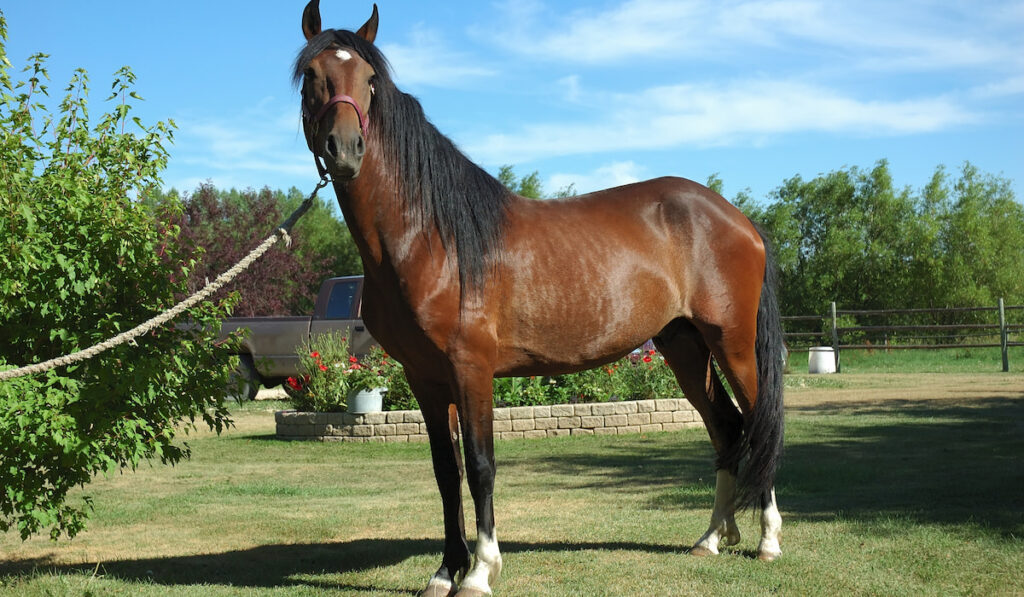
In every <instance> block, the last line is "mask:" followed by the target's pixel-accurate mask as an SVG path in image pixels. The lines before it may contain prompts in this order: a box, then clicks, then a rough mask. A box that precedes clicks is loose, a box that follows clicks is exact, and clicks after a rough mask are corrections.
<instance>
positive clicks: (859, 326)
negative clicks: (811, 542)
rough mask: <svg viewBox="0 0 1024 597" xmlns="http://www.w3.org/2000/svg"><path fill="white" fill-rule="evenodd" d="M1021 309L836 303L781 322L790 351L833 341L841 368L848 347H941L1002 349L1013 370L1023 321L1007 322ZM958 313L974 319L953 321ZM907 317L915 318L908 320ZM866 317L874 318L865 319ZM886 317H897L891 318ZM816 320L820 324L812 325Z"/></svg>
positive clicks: (1006, 367)
mask: <svg viewBox="0 0 1024 597" xmlns="http://www.w3.org/2000/svg"><path fill="white" fill-rule="evenodd" d="M1018 312H1024V305H1005V304H1004V302H1003V299H999V304H998V305H996V306H989V307H951V308H943V309H859V310H853V309H839V308H837V306H836V303H834V302H833V303H832V304H831V305H830V309H829V313H828V314H825V315H787V316H783V317H782V321H783V327H784V328H785V329H786V331H785V338H786V343H787V345H788V348H789V351H790V352H803V351H807V350H809V348H810V347H811V346H812V345H820V346H831V347H832V349H833V351H835V358H836V371H841V370H842V369H841V367H842V365H841V359H840V354H841V352H842V351H844V350H878V349H884V350H924V349H940V348H999V349H1000V350H1001V355H1002V361H1003V371H1009V370H1010V363H1009V354H1008V348H1009V347H1012V346H1024V341H1022V340H1024V339H1022V338H1021V337H1020V336H1021V333H1022V332H1024V323H1010V322H1008V321H1007V313H1010V314H1012V315H1017V313H1018ZM954 317H961V318H965V319H969V321H960V322H952V323H950V320H951V319H952V318H954ZM908 318H909V319H911V321H910V322H907V321H906V320H907V319H908ZM865 319H867V320H869V321H862V320H865ZM887 319H888V320H892V319H896V320H898V322H895V323H886V322H885V320H887ZM1020 319H1021V320H1024V317H1020ZM851 320H852V321H851ZM985 320H987V321H985ZM939 322H944V323H939ZM815 324H817V326H820V327H819V329H817V330H810V329H807V328H808V327H814V326H815ZM797 330H799V331H797ZM911 333H912V334H911ZM1015 338H1016V339H1015ZM968 339H977V340H978V341H967V340H968ZM872 340H874V341H872Z"/></svg>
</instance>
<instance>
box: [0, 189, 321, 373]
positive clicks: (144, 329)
mask: <svg viewBox="0 0 1024 597" xmlns="http://www.w3.org/2000/svg"><path fill="white" fill-rule="evenodd" d="M330 182H331V181H330V178H328V176H327V175H326V174H322V175H321V177H320V182H319V183H317V185H316V188H315V189H313V192H312V193H310V194H309V197H306V199H305V200H303V202H302V204H301V205H299V207H298V209H296V210H295V211H293V212H292V215H290V216H288V218H287V219H286V220H285V221H284V222H282V223H281V225H280V226H278V228H277V230H275V231H274V233H273V234H271V235H270V236H268V237H267V238H266V240H264V241H263V242H262V243H260V244H259V246H257V247H256V248H255V249H253V250H252V251H250V252H249V254H248V255H246V256H245V257H244V258H242V260H241V261H239V262H238V263H236V264H235V265H234V267H232V268H231V269H229V270H228V271H226V272H224V273H223V274H221V275H219V276H217V279H215V280H214V281H213V282H208V283H207V284H206V286H204V287H203V288H202V289H201V290H199V291H198V292H196V293H195V294H193V295H192V296H190V297H188V298H187V299H185V300H183V301H181V302H180V303H178V304H177V305H175V306H173V307H171V308H170V309H168V310H167V311H164V312H163V313H161V314H160V315H157V316H156V317H154V318H152V319H150V320H149V321H147V322H145V323H142V324H139V325H137V326H135V327H134V328H132V329H130V330H128V331H126V332H122V333H120V334H118V335H116V336H114V337H113V338H111V339H109V340H107V341H106V342H100V343H99V344H96V345H94V346H90V347H89V348H86V349H84V350H80V351H78V352H74V353H71V354H68V355H64V356H62V357H57V358H55V359H50V360H49V361H44V362H42V363H37V364H35V365H27V366H25V367H19V368H17V369H9V370H7V371H0V381H6V380H8V379H15V378H18V377H24V376H26V375H35V374H36V373H42V372H44V371H49V370H51V369H56V368H57V367H63V366H66V365H71V364H73V363H77V362H79V361H84V360H86V359H91V358H92V357H94V356H96V355H98V354H100V353H101V352H103V351H106V350H110V349H111V348H114V347H115V346H120V345H121V344H125V343H126V342H132V341H134V340H135V338H138V337H139V336H142V335H143V334H147V333H149V332H151V331H153V330H154V329H156V328H157V327H160V326H161V325H163V324H165V323H167V322H168V321H171V320H172V319H174V318H175V317H177V316H178V315H181V314H182V313H183V312H184V311H186V310H187V309H190V308H191V307H193V306H195V305H196V304H197V303H199V302H200V301H202V300H204V299H206V298H208V297H209V296H210V295H212V294H213V293H215V292H217V291H218V290H220V289H221V287H223V286H224V285H225V284H228V283H229V282H231V281H232V280H234V279H235V277H236V276H237V275H238V274H240V273H242V272H243V271H245V270H246V268H248V267H249V266H250V265H252V263H253V262H254V261H256V260H257V259H259V258H260V257H262V256H263V254H264V253H266V252H267V251H269V250H270V247H272V246H274V244H275V243H277V241H278V240H284V242H285V246H286V247H290V246H291V244H292V239H291V237H290V236H288V232H289V231H291V229H292V226H294V225H295V222H297V221H298V220H299V218H301V217H302V216H303V215H304V214H305V213H306V212H307V211H309V208H310V207H312V205H313V199H314V198H315V197H316V194H317V193H318V192H320V189H322V188H324V187H325V186H327V184H328V183H330Z"/></svg>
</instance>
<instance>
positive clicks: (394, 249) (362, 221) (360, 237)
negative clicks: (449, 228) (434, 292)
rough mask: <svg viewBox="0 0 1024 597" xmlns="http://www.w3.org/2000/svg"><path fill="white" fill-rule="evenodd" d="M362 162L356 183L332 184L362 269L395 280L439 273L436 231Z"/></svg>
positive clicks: (386, 178) (373, 166)
mask: <svg viewBox="0 0 1024 597" xmlns="http://www.w3.org/2000/svg"><path fill="white" fill-rule="evenodd" d="M366 158H367V159H364V162H363V168H362V172H361V174H360V175H359V177H358V178H356V180H354V181H352V182H351V183H348V184H339V183H335V185H334V187H335V192H336V193H337V196H338V199H339V203H340V204H341V209H342V214H343V215H344V216H345V223H346V224H347V225H348V228H349V231H350V232H351V233H352V238H353V240H354V241H355V244H356V247H357V248H358V249H359V254H360V257H361V258H362V260H363V269H364V270H365V271H366V272H367V273H368V274H371V275H372V273H371V272H381V271H389V272H393V273H394V274H395V276H394V277H396V278H397V279H411V278H414V277H415V278H420V277H422V276H423V274H424V273H425V272H424V270H425V269H426V270H429V269H432V268H437V269H438V271H440V270H441V269H444V264H445V260H446V253H445V251H444V248H443V247H442V245H441V242H440V236H439V234H438V233H437V230H436V228H434V227H433V225H432V224H431V223H429V222H424V221H422V218H420V217H419V215H418V214H413V213H411V211H410V208H409V207H408V205H407V201H406V199H405V197H403V196H401V195H400V194H399V193H400V189H399V187H398V185H396V184H394V183H393V182H391V181H392V180H393V178H392V176H391V175H389V174H388V173H385V172H384V171H382V169H381V168H380V166H379V164H380V162H379V161H378V160H376V159H373V157H371V155H370V154H367V156H366ZM438 275H440V273H438ZM386 277H387V278H392V276H390V275H389V276H386Z"/></svg>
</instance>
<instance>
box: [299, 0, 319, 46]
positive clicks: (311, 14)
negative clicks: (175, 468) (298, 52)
mask: <svg viewBox="0 0 1024 597" xmlns="http://www.w3.org/2000/svg"><path fill="white" fill-rule="evenodd" d="M302 33H303V35H305V36H306V41H309V40H311V39H313V38H314V37H316V36H317V35H319V34H320V0H309V4H307V5H306V9H305V10H303V11H302Z"/></svg>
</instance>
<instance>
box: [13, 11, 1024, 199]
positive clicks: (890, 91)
mask: <svg viewBox="0 0 1024 597" xmlns="http://www.w3.org/2000/svg"><path fill="white" fill-rule="evenodd" d="M7 4H10V3H7ZM304 5H305V2H304V0H287V1H285V0H247V1H245V2H241V1H236V0H204V1H201V2H200V1H196V0H176V1H175V2H139V1H134V2H124V1H113V0H95V1H90V2H82V1H81V0H75V1H67V0H43V1H28V0H16V1H15V2H14V3H13V6H10V5H8V6H3V7H2V8H0V10H2V11H3V13H4V15H5V16H6V18H7V21H8V33H9V41H8V43H7V52H8V56H9V59H10V60H11V62H12V63H13V64H14V67H15V71H18V70H20V68H21V67H22V66H23V65H24V64H26V60H27V58H28V57H29V56H30V55H31V54H32V53H35V52H45V53H47V54H49V55H50V58H49V59H48V61H47V64H48V68H49V71H50V76H51V81H50V95H51V97H52V100H53V102H54V103H56V102H57V101H59V99H60V97H61V96H62V95H63V93H64V92H63V89H64V86H65V85H66V83H67V81H68V80H69V78H70V76H71V73H72V70H73V69H74V68H76V67H83V68H85V69H86V70H87V71H88V72H89V76H90V80H91V85H92V90H93V91H92V95H91V96H90V97H91V101H90V108H91V112H92V114H94V115H98V114H100V113H102V112H103V111H105V109H101V106H100V104H101V103H102V100H104V99H105V97H106V95H107V92H108V90H109V89H110V83H111V82H112V81H113V73H114V72H115V71H116V70H117V69H118V68H119V67H121V66H123V65H129V66H131V68H132V70H133V71H134V72H135V74H136V75H137V77H138V80H137V83H136V90H137V91H138V93H139V94H140V95H141V96H142V97H144V98H145V101H143V102H137V103H136V104H135V113H136V115H138V116H140V117H141V118H142V120H143V121H144V122H146V123H150V124H152V123H155V122H156V121H158V120H166V119H173V120H174V121H175V123H176V124H177V126H178V130H177V131H176V134H175V140H174V144H173V146H172V147H171V159H170V163H169V166H168V168H167V170H166V172H165V174H164V176H163V179H164V183H165V185H166V186H167V187H173V188H177V189H179V190H182V191H192V190H194V189H195V188H196V187H197V185H199V184H201V183H203V182H211V183H213V184H214V185H216V186H217V187H221V188H230V187H235V188H239V189H246V188H256V189H258V188H262V187H264V186H268V187H270V188H272V189H288V188H290V187H292V186H295V187H298V188H299V189H301V190H304V191H308V190H310V189H311V187H312V186H313V185H314V184H315V182H316V180H317V174H316V170H315V168H314V166H313V160H312V157H311V155H310V154H309V151H308V150H307V149H306V145H305V141H304V139H303V137H302V133H301V127H300V124H299V95H298V93H297V91H296V90H295V89H294V88H293V87H292V84H291V76H290V75H291V69H292V62H293V60H294V57H295V55H296V53H297V52H298V50H299V49H300V48H301V47H302V46H303V45H304V43H305V42H304V38H303V36H302V31H301V27H300V23H301V15H302V9H303V7H304ZM378 5H379V10H380V28H379V30H378V35H377V44H378V46H379V47H380V48H381V49H382V50H383V52H384V54H385V56H387V57H388V59H389V60H390V62H391V64H392V67H393V71H394V76H395V80H396V81H397V83H398V85H399V87H400V88H401V89H402V90H404V91H406V92H408V93H411V94H413V95H415V96H416V97H418V98H419V99H420V101H421V103H422V104H423V107H424V110H425V112H426V114H427V116H428V118H430V120H431V121H432V122H433V123H434V124H435V125H436V126H437V127H438V129H440V130H441V131H442V132H443V133H444V134H446V135H447V136H449V137H450V138H451V139H452V140H453V141H455V143H456V144H457V145H458V146H459V147H460V148H461V149H462V150H463V151H464V152H465V153H466V154H467V155H468V156H469V157H470V158H471V159H472V160H474V161H475V162H477V163H478V164H480V165H481V166H483V167H484V168H485V169H487V170H488V171H490V172H492V173H496V172H497V171H498V169H499V167H501V166H502V165H506V164H509V165H513V166H514V167H515V171H516V172H517V173H518V174H520V175H525V174H529V173H531V172H534V171H536V172H538V173H539V175H540V178H541V180H542V181H543V182H544V185H545V189H546V190H548V191H550V192H554V191H556V190H558V189H561V188H563V187H565V186H567V185H569V184H574V185H575V188H576V189H577V190H578V191H581V192H586V191H591V190H597V189H600V188H605V187H609V186H615V185H619V184H625V183H629V182H634V181H637V180H643V179H647V178H653V177H656V176H662V175H676V176H683V177H686V178H691V179H693V180H697V181H700V182H705V181H706V180H707V178H708V176H709V175H712V174H717V175H718V176H719V177H720V178H721V179H722V180H723V181H724V194H725V195H726V196H727V197H732V196H734V195H735V194H736V193H738V192H740V191H743V190H745V189H749V192H750V193H751V195H752V196H753V198H754V199H755V200H758V201H768V200H770V198H771V193H772V191H773V190H774V189H776V188H777V187H779V186H780V185H781V184H782V182H783V181H784V180H786V179H788V178H791V177H793V176H796V175H799V176H802V177H803V178H805V179H808V178H813V177H815V176H817V175H818V174H822V173H827V172H830V171H833V170H837V169H840V168H845V167H852V166H856V167H860V168H871V167H872V166H873V165H874V164H875V163H876V162H877V161H878V160H880V159H887V160H888V161H889V165H890V169H891V172H892V174H893V178H894V182H895V183H896V184H897V185H898V186H901V187H902V186H910V187H912V188H914V189H919V188H921V187H923V186H924V185H925V184H926V183H927V182H928V181H929V179H930V178H931V176H932V173H933V172H934V171H935V168H936V167H937V166H939V165H945V166H946V167H947V168H948V170H949V171H951V172H952V173H954V174H955V172H956V171H957V169H958V168H959V167H960V166H961V165H962V164H963V163H964V162H965V161H970V162H971V163H973V164H974V165H975V166H977V167H978V168H979V169H981V170H982V171H984V172H988V173H991V174H996V175H1001V176H1004V177H1006V178H1008V179H1010V180H1011V181H1012V183H1013V184H1012V187H1013V189H1014V191H1015V193H1016V195H1017V198H1018V200H1020V199H1022V198H1024V186H1022V185H1024V34H1022V33H1021V32H1022V31H1024V1H997V0H993V1H989V0H968V1H959V0H945V1H931V0H900V1H895V2H894V1H892V0H861V1H858V2H849V1H848V0H766V1H752V0H747V1H744V0H599V1H596V2H580V1H563V0H559V1H556V0H546V1H544V0H510V1H504V0H503V1H497V2H489V1H486V0H485V1H482V2H481V1H480V0H475V1H471V2H470V1H463V0H452V1H445V2H424V1H423V0H415V1H413V0H378ZM372 6H373V4H372V3H371V2H369V1H367V2H357V1H354V0H345V1H341V0H323V1H322V2H321V14H322V17H323V24H324V27H325V28H326V27H330V28H339V29H351V30H355V29H357V28H358V27H359V26H360V25H362V24H363V23H364V22H365V21H366V20H367V18H369V16H370V14H371V10H372Z"/></svg>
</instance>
